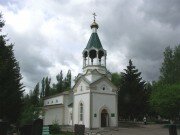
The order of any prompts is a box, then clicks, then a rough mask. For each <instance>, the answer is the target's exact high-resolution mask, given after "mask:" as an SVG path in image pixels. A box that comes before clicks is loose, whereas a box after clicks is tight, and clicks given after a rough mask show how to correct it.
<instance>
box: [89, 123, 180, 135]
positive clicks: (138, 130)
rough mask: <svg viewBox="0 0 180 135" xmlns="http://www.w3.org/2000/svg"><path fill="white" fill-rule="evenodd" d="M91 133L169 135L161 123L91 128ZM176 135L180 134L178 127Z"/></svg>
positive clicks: (105, 134) (100, 134)
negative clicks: (131, 126)
mask: <svg viewBox="0 0 180 135" xmlns="http://www.w3.org/2000/svg"><path fill="white" fill-rule="evenodd" d="M97 133H99V134H97ZM89 135H90V134H89ZM92 135H169V130H168V128H163V127H162V125H145V126H141V127H134V128H121V127H119V128H111V129H110V128H105V129H99V130H92ZM178 135H180V129H178Z"/></svg>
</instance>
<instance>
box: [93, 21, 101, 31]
mask: <svg viewBox="0 0 180 135" xmlns="http://www.w3.org/2000/svg"><path fill="white" fill-rule="evenodd" d="M92 28H97V29H98V28H99V25H98V24H97V23H96V22H95V21H94V22H93V23H92V24H91V29H92Z"/></svg>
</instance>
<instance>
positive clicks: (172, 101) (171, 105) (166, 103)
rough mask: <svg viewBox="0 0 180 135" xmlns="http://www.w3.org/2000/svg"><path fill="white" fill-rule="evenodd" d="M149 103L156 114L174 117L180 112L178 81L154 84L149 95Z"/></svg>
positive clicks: (179, 85)
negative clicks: (167, 83)
mask: <svg viewBox="0 0 180 135" xmlns="http://www.w3.org/2000/svg"><path fill="white" fill-rule="evenodd" d="M150 104H151V105H152V106H153V107H154V109H155V110H156V111H157V113H158V114H160V115H161V116H163V117H165V118H170V119H175V118H177V117H179V115H180V114H179V112H180V83H178V84H173V85H158V84H157V85H155V89H154V91H153V92H152V94H151V97H150Z"/></svg>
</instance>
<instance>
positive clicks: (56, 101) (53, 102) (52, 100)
mask: <svg viewBox="0 0 180 135" xmlns="http://www.w3.org/2000/svg"><path fill="white" fill-rule="evenodd" d="M63 103H64V102H63V95H61V96H57V97H53V98H49V99H45V100H44V106H46V105H57V104H63Z"/></svg>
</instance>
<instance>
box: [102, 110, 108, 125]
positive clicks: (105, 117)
mask: <svg viewBox="0 0 180 135" xmlns="http://www.w3.org/2000/svg"><path fill="white" fill-rule="evenodd" d="M108 119H109V117H108V112H107V110H106V109H103V110H102V112H101V127H108V125H109V124H108V123H109V122H108Z"/></svg>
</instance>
